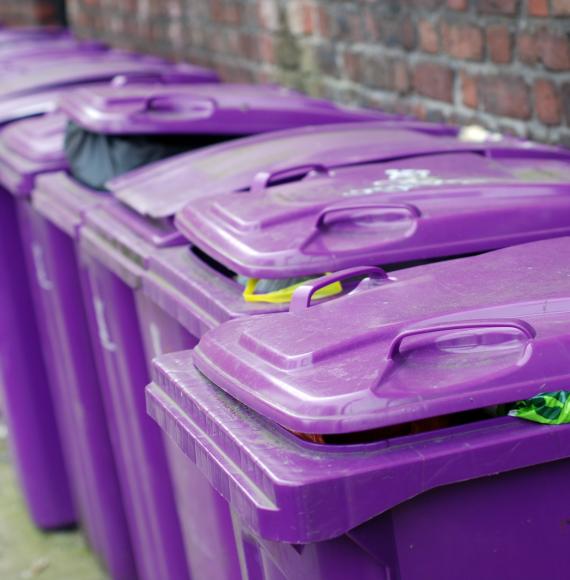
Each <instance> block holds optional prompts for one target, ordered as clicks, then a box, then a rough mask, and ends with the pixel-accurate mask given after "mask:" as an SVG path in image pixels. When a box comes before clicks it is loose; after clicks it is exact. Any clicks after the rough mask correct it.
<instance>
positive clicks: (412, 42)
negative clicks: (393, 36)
mask: <svg viewBox="0 0 570 580" xmlns="http://www.w3.org/2000/svg"><path fill="white" fill-rule="evenodd" d="M400 37H401V43H402V46H403V47H404V48H405V49H406V50H413V49H414V48H415V47H416V27H415V24H414V23H413V22H412V20H411V19H410V18H405V19H404V20H402V22H401V23H400Z"/></svg>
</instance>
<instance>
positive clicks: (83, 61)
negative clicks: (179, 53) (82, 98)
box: [0, 51, 216, 101]
mask: <svg viewBox="0 0 570 580" xmlns="http://www.w3.org/2000/svg"><path fill="white" fill-rule="evenodd" d="M48 62H49V63H50V64H49V65H47V64H46V63H43V62H42V63H38V64H36V65H33V64H32V63H28V64H26V65H23V64H22V66H21V67H20V69H19V70H18V72H17V73H12V74H9V75H6V78H3V80H2V88H1V89H0V101H1V100H2V99H6V98H9V97H13V96H17V95H23V94H26V93H31V92H38V91H44V90H48V89H55V88H57V87H64V86H69V85H74V84H82V83H94V82H101V81H104V80H108V79H112V78H113V77H116V76H117V75H136V74H139V75H140V74H143V73H144V74H152V73H156V74H161V73H164V72H167V71H170V72H171V73H172V71H176V73H178V74H182V75H187V76H192V77H193V78H194V81H195V82H206V81H212V80H215V78H216V77H215V73H212V72H211V71H208V70H206V69H203V68H200V67H194V66H191V65H169V64H167V63H165V62H164V61H163V60H161V59H157V58H154V57H140V56H135V55H128V54H124V53H117V52H114V51H107V52H101V53H97V52H93V53H87V54H80V55H78V57H77V59H70V60H69V61H67V62H66V63H65V66H61V65H58V64H57V59H56V60H54V61H48Z"/></svg>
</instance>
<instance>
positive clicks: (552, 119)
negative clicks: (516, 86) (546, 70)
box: [533, 79, 562, 125]
mask: <svg viewBox="0 0 570 580" xmlns="http://www.w3.org/2000/svg"><path fill="white" fill-rule="evenodd" d="M533 93H534V106H535V110H536V115H537V117H538V118H539V119H540V120H541V121H542V122H543V123H544V124H545V125H559V124H560V122H561V120H562V100H561V96H560V93H559V92H558V90H557V88H556V86H555V85H554V83H552V82H550V81H548V80H546V79H539V80H537V81H535V83H534V87H533Z"/></svg>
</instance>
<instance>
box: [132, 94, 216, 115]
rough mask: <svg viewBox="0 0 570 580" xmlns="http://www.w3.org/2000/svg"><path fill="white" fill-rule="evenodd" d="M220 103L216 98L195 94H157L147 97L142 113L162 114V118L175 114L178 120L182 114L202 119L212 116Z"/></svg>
mask: <svg viewBox="0 0 570 580" xmlns="http://www.w3.org/2000/svg"><path fill="white" fill-rule="evenodd" d="M217 108H218V104H217V102H216V100H215V99H212V98H207V97H200V96H194V95H156V96H152V97H149V98H148V99H146V101H145V104H144V108H143V110H142V111H141V112H140V115H142V116H145V115H153V116H155V115H162V114H164V115H165V117H164V119H161V121H162V120H167V119H168V118H171V115H172V114H174V115H175V117H176V119H175V120H176V121H178V120H179V117H180V116H183V117H184V118H185V119H186V118H192V117H197V118H200V119H204V118H208V117H211V116H212V115H213V114H214V112H215V111H216V109H217Z"/></svg>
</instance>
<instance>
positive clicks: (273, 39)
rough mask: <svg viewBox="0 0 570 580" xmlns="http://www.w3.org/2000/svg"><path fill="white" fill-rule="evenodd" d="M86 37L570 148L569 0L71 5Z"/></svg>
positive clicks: (213, 0)
mask: <svg viewBox="0 0 570 580" xmlns="http://www.w3.org/2000/svg"><path fill="white" fill-rule="evenodd" d="M68 11H69V14H70V16H71V19H72V22H73V23H74V25H75V27H76V29H77V30H78V32H79V33H80V34H81V35H84V36H90V37H92V36H96V37H103V38H106V39H108V40H110V41H112V42H114V43H116V44H118V45H121V46H127V47H133V48H137V49H140V50H147V51H154V52H159V53H162V54H168V55H173V56H175V57H179V58H187V59H191V60H193V61H196V62H200V63H203V64H206V65H209V66H212V67H214V68H216V69H217V70H218V71H220V72H221V73H222V75H223V76H224V78H226V79H229V80H245V81H277V82H281V83H284V84H286V85H289V86H293V87H296V88H299V89H302V90H304V91H307V92H309V93H311V94H314V95H322V96H327V97H330V98H332V99H335V100H338V101H343V102H355V103H361V104H366V105H373V106H382V107H384V108H386V109H389V110H394V111H405V112H411V113H413V114H416V115H419V116H421V117H425V118H430V119H447V120H450V121H453V122H460V123H467V122H479V123H482V124H484V125H486V126H488V127H490V128H493V129H499V130H506V131H512V132H515V133H517V134H521V135H529V136H531V137H533V138H536V139H540V140H546V141H553V142H562V143H565V144H567V145H570V129H569V128H568V121H569V119H570V42H569V33H570V28H569V26H570V0H447V1H445V0H440V1H437V0H399V1H397V0H384V1H374V0H359V1H358V0H353V1H340V0H337V1H334V0H333V1H331V0H329V1H325V0H257V1H256V0H68Z"/></svg>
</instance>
